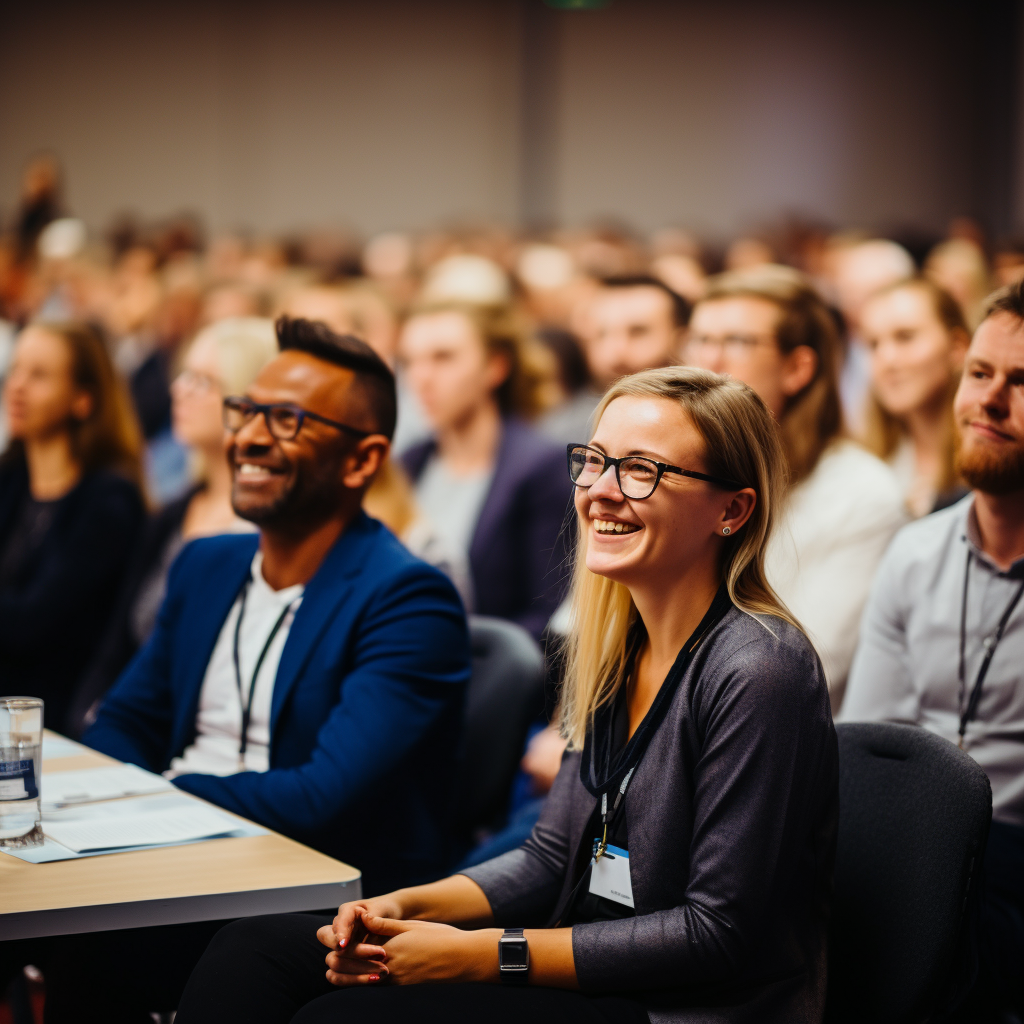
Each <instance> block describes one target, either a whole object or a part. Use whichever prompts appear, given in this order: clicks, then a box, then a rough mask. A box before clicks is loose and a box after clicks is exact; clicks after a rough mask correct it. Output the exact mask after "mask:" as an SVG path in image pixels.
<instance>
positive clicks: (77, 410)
mask: <svg viewBox="0 0 1024 1024" xmlns="http://www.w3.org/2000/svg"><path fill="white" fill-rule="evenodd" d="M95 404H96V403H95V402H94V401H93V397H92V395H91V394H89V392H88V391H79V392H78V393H77V394H76V395H75V397H74V398H73V399H71V418H72V419H74V420H78V421H79V423H84V422H85V421H86V420H87V419H88V418H89V417H90V416H91V415H92V411H93V409H94V408H95Z"/></svg>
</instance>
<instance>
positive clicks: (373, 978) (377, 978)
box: [370, 974, 380, 981]
mask: <svg viewBox="0 0 1024 1024" xmlns="http://www.w3.org/2000/svg"><path fill="white" fill-rule="evenodd" d="M370 981H380V975H379V974H371V975H370Z"/></svg>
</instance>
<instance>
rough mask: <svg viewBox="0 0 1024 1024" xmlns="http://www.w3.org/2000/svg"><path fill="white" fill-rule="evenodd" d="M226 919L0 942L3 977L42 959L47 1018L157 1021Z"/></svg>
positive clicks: (64, 1023) (92, 1023) (58, 1023)
mask: <svg viewBox="0 0 1024 1024" xmlns="http://www.w3.org/2000/svg"><path fill="white" fill-rule="evenodd" d="M226 923H227V922H226V921H204V922H201V923H198V924H179V925H168V926H164V927H161V928H128V929H124V930H123V931H116V932H93V933H91V934H86V935H62V936H59V937H56V938H52V939H32V940H29V941H25V942H6V943H0V994H2V993H3V990H4V988H5V984H4V983H3V981H4V979H5V978H6V979H8V980H9V978H11V977H13V975H14V974H15V972H16V971H19V970H20V969H21V968H22V967H23V966H24V965H25V964H35V965H36V966H37V967H39V968H40V969H41V970H42V972H43V975H44V977H45V979H46V1024H153V1019H152V1017H151V1016H150V1013H151V1012H153V1011H155V1012H166V1011H169V1010H173V1009H174V1008H175V1007H176V1006H177V1005H178V1000H179V999H180V998H181V993H182V990H183V989H184V988H185V983H186V982H187V981H188V978H189V975H190V974H191V973H192V968H193V967H195V965H196V963H197V962H198V961H199V958H200V957H201V956H202V955H203V951H204V950H205V949H206V946H207V944H208V943H209V941H210V939H212V938H213V936H214V935H216V934H217V932H218V931H219V930H220V929H221V928H222V927H223V926H224V925H225V924H226Z"/></svg>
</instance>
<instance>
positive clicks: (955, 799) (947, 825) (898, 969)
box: [825, 723, 992, 1024]
mask: <svg viewBox="0 0 1024 1024" xmlns="http://www.w3.org/2000/svg"><path fill="white" fill-rule="evenodd" d="M836 732H837V734H838V737H839V835H838V845H837V849H836V871H835V892H834V898H833V904H832V921H831V925H830V928H829V954H828V956H829V981H828V1001H827V1007H826V1013H825V1019H826V1021H828V1022H830V1024H831V1022H836V1024H839V1022H842V1024H846V1022H851V1024H852V1022H854V1021H857V1022H865V1024H866V1022H868V1021H870V1022H871V1024H890V1022H891V1024H910V1022H919V1021H924V1020H925V1019H927V1018H929V1016H930V1015H931V1014H932V1013H933V1012H934V1011H935V1010H936V1009H937V1008H939V1007H941V1006H942V1005H944V1003H945V1002H946V1001H947V1000H948V999H949V998H950V996H951V993H952V990H953V988H954V987H955V985H956V984H957V982H958V981H959V980H960V979H961V976H962V967H963V959H964V953H965V949H966V945H965V943H964V941H963V940H964V933H965V927H966V915H965V910H966V907H967V901H968V894H969V892H970V891H971V887H972V885H975V884H976V879H977V872H978V869H979V868H980V864H981V858H982V855H983V853H984V848H985V841H986V839H987V836H988V826H989V821H990V819H991V817H992V790H991V787H990V785H989V781H988V777H987V776H986V775H985V773H984V771H982V769H981V768H980V767H979V766H978V764H977V762H976V761H974V760H973V759H972V758H971V757H969V756H968V755H967V754H965V753H964V752H963V751H962V750H959V749H958V748H957V747H956V746H954V745H953V744H952V743H949V742H947V741H946V740H944V739H942V738H941V737H939V736H936V735H934V734H933V733H930V732H928V731H927V730H925V729H922V728H919V727H917V726H911V725H892V724H888V723H850V724H845V725H840V726H838V727H837V729H836Z"/></svg>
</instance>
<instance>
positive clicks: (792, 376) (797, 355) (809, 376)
mask: <svg viewBox="0 0 1024 1024" xmlns="http://www.w3.org/2000/svg"><path fill="white" fill-rule="evenodd" d="M817 372H818V353H817V352H815V351H814V349H813V348H811V346H810V345H797V347H796V348H795V349H793V351H792V352H787V353H786V355H785V356H783V359H782V393H783V394H784V395H785V396H786V397H787V398H792V397H793V396H794V395H798V394H800V392H801V391H803V389H804V388H805V387H807V385H808V384H810V383H811V381H812V380H814V375H815V374H816V373H817Z"/></svg>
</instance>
